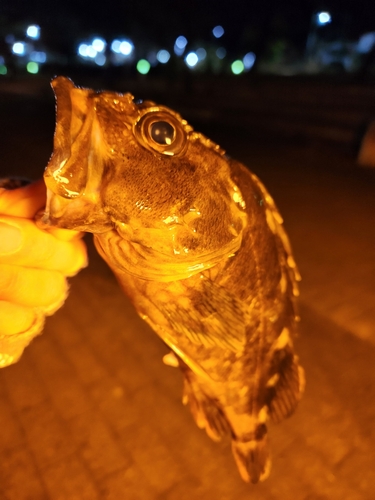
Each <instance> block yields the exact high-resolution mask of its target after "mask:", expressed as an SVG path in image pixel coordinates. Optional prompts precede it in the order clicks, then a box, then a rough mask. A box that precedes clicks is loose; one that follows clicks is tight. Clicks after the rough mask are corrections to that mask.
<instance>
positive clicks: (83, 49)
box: [78, 43, 88, 57]
mask: <svg viewBox="0 0 375 500" xmlns="http://www.w3.org/2000/svg"><path fill="white" fill-rule="evenodd" d="M87 49H88V46H87V44H86V43H81V45H80V46H79V47H78V54H79V55H80V56H82V57H88V54H87Z"/></svg>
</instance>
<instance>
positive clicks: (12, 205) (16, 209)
mask: <svg viewBox="0 0 375 500" xmlns="http://www.w3.org/2000/svg"><path fill="white" fill-rule="evenodd" d="M45 204H46V186H45V184H44V181H43V179H40V180H38V181H36V182H33V183H32V184H29V185H27V186H24V187H21V188H17V189H0V214H6V215H12V216H13V217H25V218H29V219H31V218H33V217H34V215H35V214H36V213H37V212H38V211H39V210H41V209H42V208H43V207H44V206H45Z"/></svg>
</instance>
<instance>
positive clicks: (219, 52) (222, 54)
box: [216, 47, 227, 59]
mask: <svg viewBox="0 0 375 500" xmlns="http://www.w3.org/2000/svg"><path fill="white" fill-rule="evenodd" d="M216 55H217V57H218V58H219V59H224V57H225V56H226V55H227V51H226V50H225V49H224V47H219V48H218V49H217V51H216Z"/></svg>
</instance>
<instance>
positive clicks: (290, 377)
mask: <svg viewBox="0 0 375 500" xmlns="http://www.w3.org/2000/svg"><path fill="white" fill-rule="evenodd" d="M51 85H52V88H53V91H54V93H55V97H56V128H55V135H54V146H53V153H52V156H51V159H50V161H49V163H48V165H47V167H46V170H45V173H44V179H45V184H46V187H47V202H46V208H45V211H44V214H43V215H42V217H41V219H40V224H42V225H43V226H44V227H60V228H66V229H73V230H76V231H84V232H90V233H93V239H94V243H95V246H96V248H97V250H98V252H99V254H100V255H101V257H102V258H103V259H104V260H105V261H106V262H107V264H108V265H109V267H110V268H111V269H112V271H113V272H114V274H115V276H116V278H117V280H118V282H119V284H120V286H121V288H122V289H123V291H124V292H125V294H126V295H127V296H128V298H129V299H130V301H131V302H132V304H133V305H134V307H135V309H136V311H137V312H138V314H139V315H140V316H141V318H143V320H145V321H146V322H147V323H148V324H149V325H150V326H151V328H152V329H153V330H154V331H155V333H156V334H157V335H158V336H159V337H160V339H161V340H162V341H163V342H164V343H165V344H166V345H167V346H168V348H169V349H170V353H169V354H167V355H166V356H165V357H164V361H165V363H167V364H170V365H172V366H176V367H179V369H180V370H181V372H182V376H183V403H184V404H186V405H189V407H190V410H191V413H192V415H193V418H194V420H195V422H196V424H197V425H198V427H199V428H201V429H205V431H206V433H207V435H208V436H209V437H210V438H212V439H213V440H215V441H219V440H220V439H222V438H223V437H225V436H229V438H230V440H231V447H232V452H233V456H234V459H235V462H236V464H237V467H238V470H239V473H240V475H241V477H242V479H243V480H244V481H246V482H252V483H257V482H258V481H263V480H264V479H266V477H267V476H268V475H269V473H270V467H271V455H270V451H269V443H268V424H269V422H274V423H278V422H280V421H281V420H283V419H284V418H286V417H289V416H290V415H291V414H292V413H293V412H294V410H295V409H296V407H297V405H298V403H299V401H300V399H301V396H302V394H303V391H304V385H305V377H304V371H303V368H302V367H301V366H300V363H299V358H298V356H297V355H296V353H295V349H294V339H295V337H296V335H297V331H298V321H299V316H298V311H297V297H298V281H299V280H300V276H299V273H298V269H297V266H296V263H295V260H294V258H293V254H292V250H291V246H290V242H289V239H288V236H287V235H286V232H285V230H284V228H283V219H282V217H281V215H280V213H279V211H278V209H277V208H276V205H275V203H274V201H273V199H272V197H271V195H270V194H269V193H268V191H267V189H266V188H265V187H264V185H263V184H262V182H261V181H260V180H259V178H258V177H257V176H256V175H255V174H254V173H252V172H251V171H250V170H249V169H248V168H247V167H245V166H244V165H242V164H241V163H240V162H238V161H236V160H234V159H232V158H231V157H229V156H228V155H226V153H225V151H224V150H223V149H222V148H221V147H220V146H219V145H217V144H216V143H215V142H213V141H211V140H210V139H208V138H207V137H206V136H205V135H203V134H201V133H199V132H196V131H195V130H194V129H193V127H192V126H191V125H189V124H188V123H187V121H186V120H184V119H183V118H182V117H181V116H180V115H179V114H178V113H176V112H175V111H173V110H172V109H169V108H168V107H166V106H163V105H158V104H156V103H154V102H152V101H147V100H145V101H137V100H135V99H134V97H133V96H132V95H131V94H130V93H117V92H112V91H95V90H92V89H87V88H80V87H77V86H75V85H74V83H73V82H72V81H71V80H70V79H69V78H67V77H63V76H58V77H56V78H55V79H53V81H52V83H51Z"/></svg>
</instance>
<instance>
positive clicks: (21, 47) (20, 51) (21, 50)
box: [12, 42, 25, 56]
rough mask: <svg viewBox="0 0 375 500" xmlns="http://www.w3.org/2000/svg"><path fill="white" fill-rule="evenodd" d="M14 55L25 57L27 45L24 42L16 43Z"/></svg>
mask: <svg viewBox="0 0 375 500" xmlns="http://www.w3.org/2000/svg"><path fill="white" fill-rule="evenodd" d="M12 52H13V54H17V55H18V56H23V55H24V54H25V44H24V43H23V42H16V43H14V44H13V47H12Z"/></svg>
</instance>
